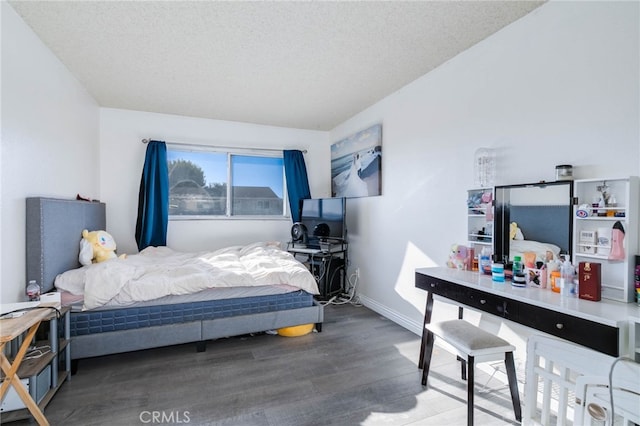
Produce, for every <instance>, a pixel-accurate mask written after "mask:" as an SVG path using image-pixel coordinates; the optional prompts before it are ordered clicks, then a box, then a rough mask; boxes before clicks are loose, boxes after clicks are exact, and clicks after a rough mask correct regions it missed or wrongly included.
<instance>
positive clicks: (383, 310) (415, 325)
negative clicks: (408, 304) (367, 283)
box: [358, 295, 422, 336]
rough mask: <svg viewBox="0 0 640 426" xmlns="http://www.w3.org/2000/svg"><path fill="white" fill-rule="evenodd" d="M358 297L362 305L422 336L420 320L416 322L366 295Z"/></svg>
mask: <svg viewBox="0 0 640 426" xmlns="http://www.w3.org/2000/svg"><path fill="white" fill-rule="evenodd" d="M358 298H359V299H360V302H361V303H362V304H363V305H364V306H366V307H367V308H369V309H371V310H372V311H374V312H377V313H379V314H380V315H382V316H383V317H385V318H388V319H390V320H391V321H393V322H395V323H396V324H398V325H400V326H401V327H404V328H406V329H407V330H409V331H411V332H412V333H414V334H417V335H418V336H422V322H416V321H414V320H412V319H411V318H409V317H407V316H405V315H402V314H400V313H398V312H396V311H394V310H391V309H389V308H388V307H387V306H385V305H382V304H381V303H379V302H377V301H375V300H373V299H370V298H368V297H367V296H361V295H358Z"/></svg>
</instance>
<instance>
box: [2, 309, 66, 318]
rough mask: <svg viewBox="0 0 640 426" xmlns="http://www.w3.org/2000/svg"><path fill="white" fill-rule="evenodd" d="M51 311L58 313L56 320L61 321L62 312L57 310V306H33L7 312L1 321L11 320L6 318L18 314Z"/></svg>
mask: <svg viewBox="0 0 640 426" xmlns="http://www.w3.org/2000/svg"><path fill="white" fill-rule="evenodd" d="M43 308H44V309H51V310H53V311H55V312H56V319H60V318H62V312H60V309H58V308H56V307H55V306H31V307H28V308H20V309H14V310H13V311H9V312H5V313H4V314H2V315H0V319H11V317H7V318H5V317H6V316H7V315H11V314H14V313H16V312H28V311H34V310H36V309H43Z"/></svg>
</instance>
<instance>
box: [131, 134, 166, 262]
mask: <svg viewBox="0 0 640 426" xmlns="http://www.w3.org/2000/svg"><path fill="white" fill-rule="evenodd" d="M168 223H169V169H168V167H167V145H166V144H165V143H164V142H160V141H150V142H149V144H148V145H147V153H146V155H145V159H144V168H143V169H142V179H141V180H140V194H139V195H138V220H137V222H136V242H137V243H138V250H142V249H144V248H146V247H148V246H164V245H167V225H168Z"/></svg>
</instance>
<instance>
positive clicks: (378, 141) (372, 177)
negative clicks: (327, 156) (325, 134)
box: [331, 124, 382, 198]
mask: <svg viewBox="0 0 640 426" xmlns="http://www.w3.org/2000/svg"><path fill="white" fill-rule="evenodd" d="M381 175H382V124H376V125H375V126H371V127H369V128H368V129H365V130H362V131H360V132H358V133H356V134H354V135H351V136H349V137H347V138H345V139H342V140H340V141H338V142H336V143H334V144H333V145H331V196H332V197H347V198H353V197H369V196H373V195H380V194H382V181H381Z"/></svg>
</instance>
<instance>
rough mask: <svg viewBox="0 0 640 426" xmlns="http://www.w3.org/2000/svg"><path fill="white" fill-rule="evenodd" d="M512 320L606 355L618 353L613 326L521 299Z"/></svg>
mask: <svg viewBox="0 0 640 426" xmlns="http://www.w3.org/2000/svg"><path fill="white" fill-rule="evenodd" d="M516 321H517V322H518V323H520V324H522V325H526V326H528V327H531V328H535V329H536V330H540V331H542V332H545V333H548V334H551V335H552V336H556V337H559V338H561V339H565V340H569V341H571V342H574V343H577V344H579V345H582V346H586V347H588V348H591V349H594V350H596V351H599V352H603V353H605V354H607V355H611V356H618V355H619V341H618V339H619V330H618V329H617V328H616V327H610V326H607V325H603V324H600V323H597V322H593V321H589V320H586V319H583V318H578V317H575V316H572V315H566V314H563V313H561V312H556V311H552V310H549V309H545V308H540V307H538V306H532V305H527V304H524V303H522V304H520V306H519V307H518V315H517V320H516Z"/></svg>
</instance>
